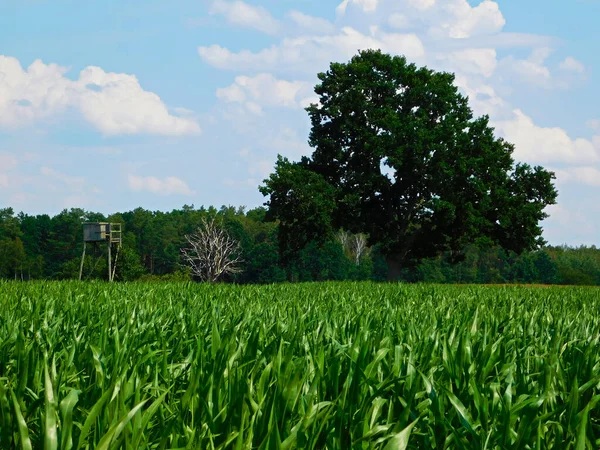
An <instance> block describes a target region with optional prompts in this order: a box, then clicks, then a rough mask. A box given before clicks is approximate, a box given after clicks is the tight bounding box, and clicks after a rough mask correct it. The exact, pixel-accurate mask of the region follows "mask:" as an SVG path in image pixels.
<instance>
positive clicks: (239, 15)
mask: <svg viewBox="0 0 600 450" xmlns="http://www.w3.org/2000/svg"><path fill="white" fill-rule="evenodd" d="M210 13H211V14H219V15H222V16H223V17H225V20H227V21H228V22H229V23H231V24H234V25H240V26H242V27H245V28H252V29H255V30H258V31H260V32H262V33H265V34H277V33H279V30H280V28H281V24H280V23H279V21H278V20H276V19H275V18H273V16H272V15H271V13H270V12H269V11H268V10H267V9H265V8H263V7H262V6H253V5H249V4H248V3H246V2H243V1H241V0H235V1H232V2H228V1H225V0H216V1H214V2H213V3H212V6H211V8H210Z"/></svg>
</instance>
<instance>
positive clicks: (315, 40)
mask: <svg viewBox="0 0 600 450" xmlns="http://www.w3.org/2000/svg"><path fill="white" fill-rule="evenodd" d="M373 31H374V33H373V35H365V34H363V33H361V32H359V31H357V30H355V29H353V28H351V27H344V28H342V30H341V31H340V32H339V33H338V34H336V35H333V36H303V37H298V38H285V39H283V41H282V42H281V43H280V44H279V45H273V46H271V47H269V48H267V49H264V50H261V51H259V52H256V53H255V52H251V51H249V50H242V51H240V52H232V51H230V50H229V49H227V48H224V47H221V46H220V45H213V46H210V47H200V48H199V49H198V53H199V55H200V57H201V58H202V59H203V60H204V61H205V62H206V63H207V64H210V65H212V66H214V67H216V68H219V69H228V70H244V71H251V72H256V71H265V70H268V71H270V72H272V71H281V70H285V71H296V72H301V73H307V72H308V73H311V74H314V73H315V71H319V70H324V69H326V68H327V66H328V64H329V62H330V61H332V58H333V59H342V60H344V59H348V58H350V57H352V56H353V55H354V54H356V52H357V51H358V50H363V49H370V48H379V49H381V50H383V51H385V52H389V53H396V54H404V55H406V56H407V57H408V58H410V59H411V60H422V59H423V57H424V55H425V48H424V46H423V43H422V42H421V40H420V39H419V38H418V37H417V36H416V35H415V34H398V33H385V32H380V31H379V30H373Z"/></svg>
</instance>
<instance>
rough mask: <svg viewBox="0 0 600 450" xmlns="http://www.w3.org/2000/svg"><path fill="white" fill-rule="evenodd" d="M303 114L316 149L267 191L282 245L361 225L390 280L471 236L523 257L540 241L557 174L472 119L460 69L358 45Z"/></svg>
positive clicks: (456, 250)
mask: <svg viewBox="0 0 600 450" xmlns="http://www.w3.org/2000/svg"><path fill="white" fill-rule="evenodd" d="M319 79H320V83H319V84H318V85H317V86H316V88H315V92H316V93H317V95H318V96H319V104H313V105H311V106H310V107H309V108H307V111H308V113H309V116H310V120H311V123H312V130H311V133H310V139H309V143H310V145H311V146H312V147H313V148H314V152H313V154H312V156H311V157H310V158H309V157H304V158H302V160H301V161H300V162H298V163H290V162H288V161H286V160H282V159H280V160H279V161H278V163H277V166H276V170H275V173H274V174H272V175H271V176H270V178H269V179H267V180H265V184H264V186H262V188H261V191H262V193H263V194H264V195H266V196H269V197H270V198H269V201H268V203H267V205H268V206H269V214H270V217H271V218H273V219H278V220H279V221H280V222H281V224H280V238H281V241H282V245H283V248H284V250H288V249H295V248H294V246H296V248H297V247H298V246H301V245H304V244H305V243H306V242H310V241H311V240H312V238H313V237H319V236H323V235H324V234H326V233H327V232H329V231H330V230H331V229H339V228H344V229H346V230H348V231H350V232H353V233H360V232H362V233H366V234H368V235H369V238H370V244H375V243H378V244H379V245H380V248H381V251H382V252H383V253H384V254H385V255H386V258H387V262H388V266H389V267H390V273H391V275H392V276H394V275H397V274H399V273H400V269H401V268H402V267H407V266H413V265H415V264H416V263H418V262H419V261H420V260H422V259H424V258H429V257H434V256H436V255H439V254H441V253H443V252H446V251H448V252H451V253H452V254H453V255H454V256H456V257H457V258H460V255H461V252H462V250H463V249H464V248H465V247H466V246H467V245H468V244H470V243H477V244H480V245H487V246H492V245H500V246H501V247H503V248H505V249H508V250H512V251H514V252H517V253H520V252H522V251H524V250H529V249H535V248H537V247H539V246H540V245H541V244H543V240H542V238H541V233H542V229H541V227H540V221H541V220H543V219H544V218H546V217H547V215H546V214H545V213H544V209H545V207H546V206H547V205H550V204H553V203H555V200H556V196H557V192H556V190H555V188H554V185H553V182H552V180H553V179H554V174H553V173H551V172H548V171H546V170H545V169H544V168H542V167H531V166H529V165H527V164H515V161H514V160H513V158H512V153H513V150H514V147H513V145H512V144H510V143H508V142H506V141H504V140H503V139H499V138H497V137H495V135H494V130H493V128H491V127H490V125H489V119H488V117H487V116H483V117H474V116H473V113H472V111H471V109H470V108H469V105H468V99H467V98H466V97H465V96H463V95H461V94H460V93H459V92H458V89H457V88H456V86H455V85H454V75H452V74H449V73H441V72H434V71H432V70H429V69H427V68H418V67H416V66H415V65H414V64H408V63H407V61H406V59H405V58H403V57H400V56H396V57H392V56H390V55H387V54H383V53H381V52H380V51H373V50H368V51H363V52H361V53H360V54H359V55H357V56H355V57H354V58H353V59H352V60H351V61H350V62H349V63H345V64H340V63H332V64H331V66H330V69H329V71H327V72H326V73H321V74H319Z"/></svg>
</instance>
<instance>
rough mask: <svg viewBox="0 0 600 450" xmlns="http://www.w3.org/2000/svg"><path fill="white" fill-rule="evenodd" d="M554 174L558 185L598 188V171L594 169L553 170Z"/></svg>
mask: <svg viewBox="0 0 600 450" xmlns="http://www.w3.org/2000/svg"><path fill="white" fill-rule="evenodd" d="M554 172H555V173H556V179H557V181H558V182H559V183H577V184H584V185H587V186H595V187H600V170H598V169H597V168H596V167H591V166H578V167H567V168H564V169H555V170H554Z"/></svg>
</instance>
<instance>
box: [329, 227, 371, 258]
mask: <svg viewBox="0 0 600 450" xmlns="http://www.w3.org/2000/svg"><path fill="white" fill-rule="evenodd" d="M336 237H337V240H338V242H339V243H340V244H341V245H342V247H343V248H344V253H346V256H347V257H348V258H349V259H351V260H352V261H353V262H354V264H356V265H357V266H358V265H360V260H361V259H362V258H363V257H365V256H368V255H369V253H370V252H371V249H370V248H369V245H368V239H367V236H366V235H365V234H362V233H359V234H352V233H349V232H348V231H345V230H340V231H338V233H337V235H336Z"/></svg>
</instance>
